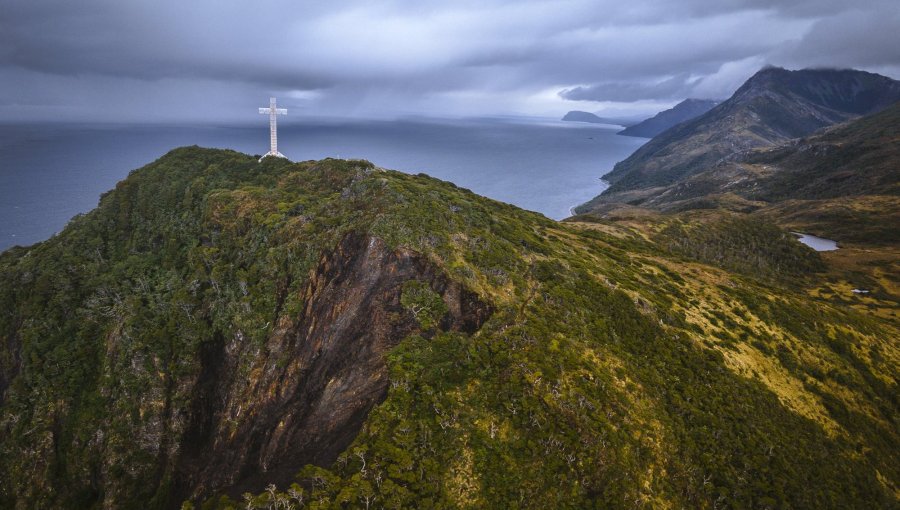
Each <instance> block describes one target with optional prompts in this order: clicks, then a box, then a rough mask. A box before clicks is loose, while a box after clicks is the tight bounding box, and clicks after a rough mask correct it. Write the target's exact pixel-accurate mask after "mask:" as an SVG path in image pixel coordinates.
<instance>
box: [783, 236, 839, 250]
mask: <svg viewBox="0 0 900 510" xmlns="http://www.w3.org/2000/svg"><path fill="white" fill-rule="evenodd" d="M792 234H794V235H795V236H797V240H798V241H800V242H801V243H803V244H805V245H806V246H809V247H810V248H812V249H814V250H816V251H834V250H836V249H838V245H837V241H832V240H831V239H825V238H822V237H816V236H812V235H809V234H802V233H800V232H792Z"/></svg>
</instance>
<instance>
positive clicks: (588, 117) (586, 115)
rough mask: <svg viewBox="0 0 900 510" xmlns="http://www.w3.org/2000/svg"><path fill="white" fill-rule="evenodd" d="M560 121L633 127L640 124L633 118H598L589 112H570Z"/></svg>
mask: <svg viewBox="0 0 900 510" xmlns="http://www.w3.org/2000/svg"><path fill="white" fill-rule="evenodd" d="M562 120H565V121H569V122H590V123H591V124H613V125H615V126H626V127H628V126H633V125H635V124H636V123H638V122H640V121H639V120H636V119H634V118H622V117H598V116H597V115H594V114H593V113H590V112H581V111H578V110H572V111H570V112H569V113H567V114H565V116H563V118H562Z"/></svg>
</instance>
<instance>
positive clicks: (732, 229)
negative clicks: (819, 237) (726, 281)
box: [659, 216, 825, 279]
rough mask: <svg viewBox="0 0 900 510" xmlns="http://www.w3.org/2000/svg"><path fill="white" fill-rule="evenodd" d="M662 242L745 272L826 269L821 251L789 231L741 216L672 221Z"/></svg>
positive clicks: (677, 250)
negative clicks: (819, 252) (802, 242)
mask: <svg viewBox="0 0 900 510" xmlns="http://www.w3.org/2000/svg"><path fill="white" fill-rule="evenodd" d="M659 243H660V244H661V245H662V246H665V247H666V248H668V249H670V250H672V251H673V252H675V253H678V254H681V255H684V256H687V257H691V258H694V259H697V260H699V261H701V262H705V263H707V264H711V265H715V266H718V267H721V268H723V269H727V270H730V271H734V272H738V273H742V274H746V275H755V276H760V277H779V278H782V279H790V278H791V277H792V276H805V275H807V274H809V273H813V272H816V271H823V270H824V269H825V265H824V264H823V263H822V259H821V257H819V254H818V253H816V252H815V251H813V250H812V249H810V248H807V247H806V246H804V245H802V244H801V243H800V242H798V241H797V240H796V238H794V236H793V235H792V234H790V233H789V232H786V231H784V230H782V229H780V228H778V227H776V226H775V225H773V224H771V223H766V222H763V221H759V220H751V219H749V218H745V217H740V216H731V217H727V216H726V217H724V218H721V219H720V218H716V219H714V220H712V221H700V222H694V223H689V222H684V221H678V222H672V223H670V224H669V225H668V226H667V227H665V228H664V229H663V230H662V231H661V232H660V235H659Z"/></svg>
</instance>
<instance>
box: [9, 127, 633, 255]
mask: <svg viewBox="0 0 900 510" xmlns="http://www.w3.org/2000/svg"><path fill="white" fill-rule="evenodd" d="M264 121H265V119H261V122H260V123H259V125H241V126H208V125H121V124H115V125H114V124H21V125H12V124H0V250H5V249H7V248H9V247H11V246H14V245H21V246H26V245H30V244H33V243H36V242H39V241H43V240H45V239H47V238H49V237H51V236H52V235H53V234H55V233H56V232H59V231H60V230H62V229H63V228H64V227H65V225H66V223H67V222H68V221H69V219H71V218H72V217H73V216H75V215H76V214H79V213H84V212H87V211H90V210H91V209H93V208H94V207H96V205H97V202H98V200H99V198H100V195H101V194H102V193H104V192H105V191H107V190H109V189H111V188H113V187H114V186H115V184H116V182H118V181H120V180H122V179H124V178H125V177H126V176H127V175H128V173H129V172H130V171H132V170H134V169H137V168H140V167H142V166H144V165H146V164H148V163H151V162H152V161H154V160H156V159H157V158H159V157H160V156H162V155H163V154H165V153H166V152H168V151H169V150H171V149H173V148H175V147H180V146H185V145H199V146H202V147H217V148H228V149H234V150H237V151H241V152H245V153H247V154H262V153H265V152H266V151H267V150H268V142H269V133H268V123H267V122H264ZM621 129H622V128H621V126H613V125H605V124H582V123H575V122H562V121H558V120H553V119H540V118H520V117H513V118H479V119H463V120H458V119H453V120H448V119H428V118H415V119H403V120H390V121H370V120H366V121H362V120H342V119H317V120H308V121H304V122H296V123H282V124H280V125H279V130H278V148H279V151H280V152H281V153H283V154H284V155H285V156H287V157H288V158H290V159H291V160H293V161H305V160H310V159H321V158H325V157H333V158H346V159H367V160H369V161H371V162H372V163H374V164H376V165H378V166H380V167H382V168H389V169H394V170H400V171H403V172H408V173H414V174H415V173H426V174H428V175H431V176H433V177H437V178H439V179H443V180H446V181H451V182H453V183H455V184H456V185H458V186H461V187H464V188H469V189H471V190H472V191H474V192H476V193H479V194H481V195H485V196H487V197H490V198H493V199H496V200H500V201H503V202H508V203H510V204H514V205H516V206H519V207H521V208H524V209H528V210H531V211H537V212H540V213H542V214H544V215H545V216H547V217H549V218H553V219H563V218H566V217H568V216H570V215H571V212H570V210H571V208H572V207H574V206H576V205H578V204H581V203H583V202H586V201H587V200H589V199H591V198H592V197H594V196H596V195H598V194H599V193H600V192H602V191H603V190H604V189H605V188H606V184H605V183H604V182H603V181H602V180H601V179H600V177H601V176H602V175H604V174H605V173H607V172H608V171H609V170H611V169H612V167H613V165H614V164H615V163H616V162H617V161H620V160H622V159H624V158H626V157H627V156H628V155H630V154H631V153H632V152H634V151H635V150H636V149H637V148H638V147H639V146H640V145H642V144H643V143H644V142H646V139H644V138H632V137H626V136H618V135H616V132H617V131H619V130H621Z"/></svg>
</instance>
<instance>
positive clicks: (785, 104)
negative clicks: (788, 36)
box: [578, 68, 900, 212]
mask: <svg viewBox="0 0 900 510" xmlns="http://www.w3.org/2000/svg"><path fill="white" fill-rule="evenodd" d="M898 100H900V82H898V81H896V80H893V79H890V78H887V77H884V76H880V75H877V74H872V73H867V72H863V71H851V70H801V71H788V70H785V69H780V68H767V69H763V70H762V71H760V72H758V73H757V74H756V75H754V76H753V77H751V78H750V79H749V80H748V81H747V82H746V83H744V85H742V86H741V87H740V88H739V89H738V90H737V91H736V92H735V93H734V95H733V96H732V97H731V98H729V99H728V100H727V101H724V102H722V103H721V104H719V105H718V106H716V107H714V108H713V109H711V110H710V111H708V112H707V113H705V114H703V115H701V116H699V117H697V118H695V119H693V120H690V121H688V122H684V123H681V124H678V125H676V126H674V127H672V128H670V129H668V130H666V131H664V132H663V133H661V134H659V135H658V136H656V137H654V138H653V139H651V140H650V141H649V142H647V144H645V145H644V146H643V147H641V148H640V149H638V150H637V151H635V153H634V154H632V155H631V156H630V157H628V158H627V159H625V160H624V161H621V162H619V163H617V164H616V165H615V167H614V168H613V170H612V171H611V172H609V173H607V174H606V175H604V176H603V178H604V179H605V180H606V181H607V182H609V183H610V187H609V188H608V189H607V190H606V191H605V192H604V193H603V195H602V196H601V197H598V198H597V199H595V201H592V202H591V203H589V204H588V205H586V206H584V207H581V208H580V209H578V210H579V211H581V212H583V211H585V210H587V209H589V208H590V207H591V205H593V204H599V203H603V202H625V203H630V204H632V205H636V204H637V203H639V202H640V201H642V200H643V199H645V198H646V197H647V196H649V195H652V194H653V193H655V192H656V191H658V190H659V189H660V188H662V187H665V186H668V185H671V184H673V183H675V182H677V181H679V180H681V179H685V178H687V177H690V176H691V175H694V174H696V173H699V172H701V171H703V170H705V169H707V168H709V167H710V166H712V165H715V164H718V163H719V162H720V161H722V160H723V159H726V158H734V157H736V156H737V155H740V154H743V153H745V152H748V151H750V150H753V149H758V148H765V147H772V146H774V145H777V144H780V143H784V142H786V141H788V140H790V139H794V138H797V137H802V136H806V135H809V134H811V133H813V132H814V131H816V130H818V129H821V128H823V127H827V126H831V125H834V124H837V123H840V122H845V121H848V120H852V119H855V118H858V117H860V116H863V115H868V114H871V113H876V112H878V111H880V110H882V109H884V108H887V107H888V106H890V105H891V104H893V103H895V102H897V101H898Z"/></svg>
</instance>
